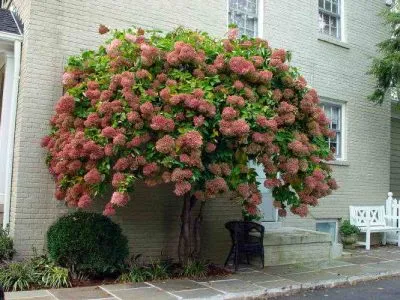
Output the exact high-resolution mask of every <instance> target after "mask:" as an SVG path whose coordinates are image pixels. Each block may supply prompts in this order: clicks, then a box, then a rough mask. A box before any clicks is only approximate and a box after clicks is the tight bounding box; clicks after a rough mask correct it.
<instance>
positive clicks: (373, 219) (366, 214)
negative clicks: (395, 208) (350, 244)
mask: <svg viewBox="0 0 400 300" xmlns="http://www.w3.org/2000/svg"><path fill="white" fill-rule="evenodd" d="M394 219H395V220H399V216H387V215H386V214H385V206H384V205H377V206H350V223H351V224H352V225H355V226H357V227H358V228H359V229H360V231H361V232H365V242H358V244H359V245H365V249H367V250H369V249H370V245H371V233H372V232H382V233H383V239H382V244H383V245H386V232H400V228H399V227H394V226H390V225H388V224H389V222H388V220H394ZM397 224H398V222H397ZM397 245H398V246H399V247H400V234H399V235H398V238H397Z"/></svg>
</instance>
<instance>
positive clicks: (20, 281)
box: [0, 262, 35, 291]
mask: <svg viewBox="0 0 400 300" xmlns="http://www.w3.org/2000/svg"><path fill="white" fill-rule="evenodd" d="M0 282H1V284H2V286H3V289H4V290H6V291H22V290H27V289H29V288H30V287H31V286H32V285H33V284H34V283H35V276H34V269H33V268H32V265H31V264H29V263H28V262H15V263H10V264H8V265H6V266H5V267H3V268H1V269H0Z"/></svg>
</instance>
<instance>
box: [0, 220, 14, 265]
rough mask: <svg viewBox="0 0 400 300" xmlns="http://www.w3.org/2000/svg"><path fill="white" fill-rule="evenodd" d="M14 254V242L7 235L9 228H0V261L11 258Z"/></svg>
mask: <svg viewBox="0 0 400 300" xmlns="http://www.w3.org/2000/svg"><path fill="white" fill-rule="evenodd" d="M14 254H15V250H14V243H13V240H12V238H10V236H9V228H8V226H7V228H6V229H3V228H1V229H0V262H2V261H5V260H11V259H12V258H13V256H14Z"/></svg>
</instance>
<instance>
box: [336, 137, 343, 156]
mask: <svg viewBox="0 0 400 300" xmlns="http://www.w3.org/2000/svg"><path fill="white" fill-rule="evenodd" d="M341 138H342V137H341V133H340V132H336V141H337V143H336V157H340V156H341V155H342V152H341V151H340V150H341V149H340V148H341Z"/></svg>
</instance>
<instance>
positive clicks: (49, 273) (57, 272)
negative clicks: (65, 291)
mask: <svg viewBox="0 0 400 300" xmlns="http://www.w3.org/2000/svg"><path fill="white" fill-rule="evenodd" d="M41 282H42V283H43V285H44V286H45V287H50V288H62V287H70V286H71V282H70V281H69V272H68V269H67V268H63V267H57V266H55V265H49V266H47V267H46V269H45V271H44V273H43V274H42V277H41Z"/></svg>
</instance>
